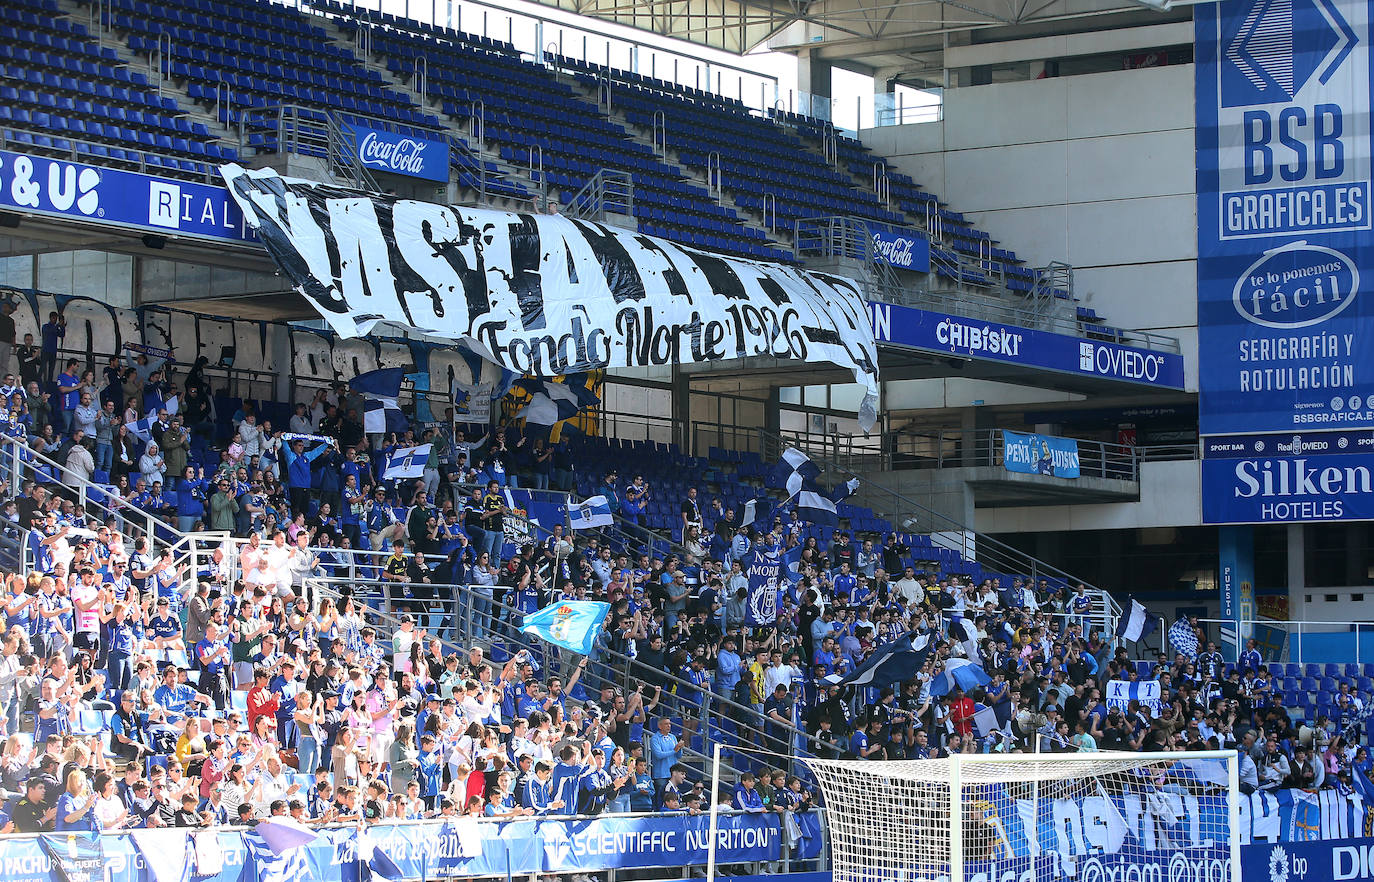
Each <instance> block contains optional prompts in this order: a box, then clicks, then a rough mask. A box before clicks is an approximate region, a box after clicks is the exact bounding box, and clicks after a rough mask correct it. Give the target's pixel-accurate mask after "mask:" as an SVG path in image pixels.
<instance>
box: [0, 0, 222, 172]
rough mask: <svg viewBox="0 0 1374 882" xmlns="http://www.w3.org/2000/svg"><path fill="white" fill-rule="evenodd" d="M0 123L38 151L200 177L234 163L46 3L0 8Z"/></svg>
mask: <svg viewBox="0 0 1374 882" xmlns="http://www.w3.org/2000/svg"><path fill="white" fill-rule="evenodd" d="M0 73H3V78H0V126H3V127H4V128H5V129H6V131H7V133H8V135H9V137H10V139H11V140H12V141H14V142H15V143H18V144H23V145H26V148H29V149H34V150H36V151H37V152H53V153H57V154H60V155H64V156H73V155H74V156H75V157H76V158H78V159H82V160H86V161H90V162H95V163H97V164H111V163H113V164H133V165H138V166H145V167H146V166H151V167H152V169H153V170H154V171H159V172H164V171H165V172H168V173H172V174H178V175H180V174H185V173H191V174H195V175H204V174H205V173H206V171H207V169H208V168H209V167H211V166H214V165H218V164H220V163H222V162H226V161H231V160H234V159H237V158H238V152H237V151H236V150H235V149H234V148H232V147H229V146H226V145H224V144H222V143H220V142H219V141H217V140H216V138H215V137H214V135H213V134H212V133H211V132H210V131H208V130H207V128H206V127H205V125H204V124H203V123H200V122H195V121H192V120H190V119H188V118H187V116H186V114H185V112H184V110H183V109H182V108H181V107H180V106H179V105H178V104H177V102H176V100H175V99H173V98H170V97H168V96H165V95H159V94H158V92H157V89H156V88H155V87H153V86H151V85H150V84H149V81H148V77H147V75H146V74H145V73H143V72H142V71H141V70H139V69H137V68H134V67H130V66H128V65H125V64H124V63H123V60H122V59H121V58H120V56H119V54H118V53H117V52H116V51H115V50H114V48H112V47H110V46H102V45H100V43H99V42H98V41H96V40H95V39H93V38H92V37H91V36H90V34H89V33H88V31H87V29H86V26H85V25H83V24H80V23H78V22H74V21H72V20H70V19H68V18H65V17H62V12H61V10H60V9H59V8H58V7H57V4H56V3H55V2H54V0H37V2H33V3H30V4H27V6H26V8H24V9H22V10H21V9H19V8H17V7H15V6H0Z"/></svg>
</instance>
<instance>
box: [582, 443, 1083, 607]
mask: <svg viewBox="0 0 1374 882" xmlns="http://www.w3.org/2000/svg"><path fill="white" fill-rule="evenodd" d="M568 443H569V444H570V446H571V449H572V452H573V454H574V455H575V457H576V458H577V462H578V474H579V476H581V477H579V479H578V480H579V482H580V483H579V485H578V487H577V492H578V493H579V494H580V495H582V496H583V497H586V496H591V495H595V494H597V493H600V492H603V491H602V490H601V489H599V488H598V485H599V483H600V481H601V480H602V476H603V475H604V474H605V473H606V472H607V471H609V470H610V469H612V468H615V469H616V470H617V471H618V472H619V474H620V478H621V485H622V487H623V485H624V484H626V483H628V482H629V481H630V480H631V479H633V477H634V476H635V475H643V476H644V478H645V480H646V481H647V482H648V483H649V485H650V486H651V487H652V488H653V494H652V499H653V501H651V502H650V503H649V505H648V509H647V510H646V512H645V517H646V520H647V526H648V527H649V528H650V529H653V530H658V531H662V532H665V533H666V532H668V531H670V530H673V529H674V528H675V527H676V526H677V525H678V524H679V522H680V518H679V509H678V504H679V501H680V500H681V499H682V498H683V497H685V496H686V494H687V488H688V487H696V488H698V490H699V491H701V492H702V493H703V494H704V496H703V497H702V498H704V499H710V498H712V497H717V496H718V497H720V499H721V501H722V502H723V503H724V504H725V506H726V507H727V508H734V510H735V511H737V512H738V511H741V510H742V509H743V506H744V503H745V502H747V501H748V500H750V499H754V498H755V497H756V496H757V495H758V493H759V490H760V488H762V487H765V486H767V477H768V475H769V474H770V473H771V472H772V470H773V464H771V463H765V462H763V460H762V459H761V458H760V457H759V454H757V453H752V452H741V451H736V450H725V449H722V448H716V447H712V448H710V450H709V451H708V452H707V455H706V456H704V457H698V456H687V455H685V454H683V453H682V451H681V449H680V448H679V447H678V446H677V445H676V444H662V443H655V442H651V441H625V440H621V439H615V438H594V437H586V436H578V437H575V438H572V439H570V440H569V441H568ZM584 464H585V467H584ZM774 489H780V488H774ZM836 511H837V513H838V514H839V516H840V519H841V527H842V528H843V529H846V530H849V531H850V532H852V533H854V534H857V535H859V536H864V535H873V536H876V537H885V536H886V535H887V534H889V533H897V534H898V535H899V536H900V538H901V540H902V542H903V543H905V544H906V545H907V546H909V547H910V549H911V551H910V553H909V554H908V555H907V557H906V559H905V561H904V563H909V564H911V565H912V566H915V567H917V568H918V569H919V570H921V571H924V572H939V573H942V574H947V575H955V574H958V575H965V576H969V577H972V578H973V579H974V580H975V581H980V582H981V581H982V580H983V579H991V580H992V581H993V582H994V583H995V584H997V585H999V586H1001V587H1005V588H1010V587H1011V585H1012V580H1013V579H1014V578H1016V577H1017V576H1025V575H1026V574H1022V573H1004V572H995V571H993V570H991V569H984V568H983V566H982V565H981V564H979V563H978V562H977V561H972V560H968V559H966V558H965V557H964V556H963V555H962V554H960V553H959V552H958V551H957V550H954V549H950V548H942V547H940V546H938V545H936V544H935V543H934V542H933V541H932V540H931V537H930V536H928V535H923V534H919V533H917V534H907V533H905V532H903V531H901V530H899V529H897V528H896V527H894V526H893V525H892V524H891V523H890V522H889V521H888V520H886V519H885V518H882V517H879V516H878V515H876V514H875V513H874V512H873V510H872V509H869V508H867V507H864V506H858V505H852V504H849V503H847V502H841V503H840V504H839V505H838V506H836ZM834 529H835V528H833V527H829V526H824V527H817V526H814V525H806V526H805V527H803V528H802V537H803V541H804V540H805V539H806V538H809V537H815V538H816V540H817V542H818V544H819V545H820V547H821V548H825V547H826V546H827V544H828V542H829V540H830V536H831V534H832V532H833V531H834ZM614 544H615V540H612V545H613V546H614ZM655 548H656V550H657V551H658V552H659V553H662V554H666V553H668V551H669V547H668V546H667V544H666V543H662V542H661V540H660V541H656V542H655ZM617 550H619V549H617ZM1046 581H1047V582H1048V583H1050V586H1051V587H1052V588H1059V587H1061V586H1062V584H1063V582H1062V580H1053V579H1047V580H1046Z"/></svg>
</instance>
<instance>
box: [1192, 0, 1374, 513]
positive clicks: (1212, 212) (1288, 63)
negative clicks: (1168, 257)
mask: <svg viewBox="0 0 1374 882" xmlns="http://www.w3.org/2000/svg"><path fill="white" fill-rule="evenodd" d="M1371 8H1374V7H1371V4H1370V3H1369V2H1368V0H1291V2H1287V0H1284V2H1278V0H1229V2H1226V3H1207V4H1202V5H1199V6H1197V7H1196V8H1195V10H1194V11H1195V13H1196V14H1195V16H1194V21H1195V23H1196V24H1195V27H1196V43H1197V46H1196V73H1197V78H1196V108H1197V111H1196V113H1197V136H1196V137H1197V194H1198V205H1197V215H1198V353H1199V356H1198V359H1199V360H1198V367H1199V370H1198V375H1199V386H1200V389H1199V391H1200V406H1199V425H1200V430H1201V434H1203V435H1221V434H1239V433H1246V432H1291V431H1294V430H1300V431H1309V432H1310V431H1315V430H1321V429H1347V428H1359V427H1367V426H1370V425H1374V330H1371V327H1374V325H1372V324H1371V321H1372V320H1374V295H1370V294H1367V293H1364V288H1367V287H1368V286H1369V284H1370V283H1371V282H1374V237H1371V235H1370V230H1371V214H1370V208H1371V207H1370V189H1371V171H1370V155H1371V137H1370V135H1371V125H1374V115H1371V113H1370V101H1371V67H1370V39H1371V30H1370V18H1371V14H1370V10H1371ZM1290 467H1291V466H1290ZM1209 471H1210V474H1209ZM1209 471H1208V470H1205V471H1204V490H1203V492H1204V496H1210V497H1212V502H1213V503H1214V507H1216V506H1220V505H1221V500H1220V499H1219V497H1224V496H1227V495H1228V493H1227V490H1228V489H1229V487H1230V484H1229V481H1228V483H1227V485H1226V486H1210V485H1209V484H1208V478H1209V476H1210V477H1216V476H1217V474H1216V473H1217V472H1218V471H1219V470H1218V469H1213V470H1209ZM1238 498H1240V497H1238ZM1223 507H1224V506H1223ZM1343 508H1344V510H1345V511H1346V514H1344V515H1328V516H1327V517H1332V518H1340V517H1346V518H1348V517H1351V516H1353V515H1352V514H1351V512H1352V510H1353V509H1352V507H1351V506H1349V505H1345V506H1343ZM1315 510H1327V511H1330V510H1331V508H1330V507H1324V506H1320V505H1319V506H1317V507H1316V509H1315ZM1256 519H1258V518H1256ZM1317 519H1324V518H1323V517H1322V516H1320V515H1318V516H1317Z"/></svg>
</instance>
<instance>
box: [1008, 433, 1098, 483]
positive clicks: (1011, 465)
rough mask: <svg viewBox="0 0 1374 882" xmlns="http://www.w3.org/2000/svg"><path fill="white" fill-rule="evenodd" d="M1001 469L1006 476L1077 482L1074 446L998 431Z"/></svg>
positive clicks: (1068, 441)
mask: <svg viewBox="0 0 1374 882" xmlns="http://www.w3.org/2000/svg"><path fill="white" fill-rule="evenodd" d="M1002 465H1003V466H1004V467H1005V468H1006V470H1007V471H1009V472H1021V473H1022V474H1027V475H1049V476H1050V477H1054V478H1077V477H1078V474H1079V471H1078V442H1077V441H1075V440H1073V439H1072V438H1056V437H1055V436H1053V435H1028V434H1025V433H1023V432H1009V431H1007V430H1006V429H1003V430H1002Z"/></svg>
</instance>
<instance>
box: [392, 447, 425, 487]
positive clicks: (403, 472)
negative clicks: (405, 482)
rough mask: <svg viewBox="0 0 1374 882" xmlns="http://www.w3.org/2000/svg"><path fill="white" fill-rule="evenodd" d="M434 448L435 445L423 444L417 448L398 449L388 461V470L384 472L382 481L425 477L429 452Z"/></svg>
mask: <svg viewBox="0 0 1374 882" xmlns="http://www.w3.org/2000/svg"><path fill="white" fill-rule="evenodd" d="M433 447H434V445H433V444H421V445H419V446H417V447H398V448H396V449H395V450H394V451H392V453H391V456H390V457H389V458H388V459H387V461H386V470H385V471H383V472H382V480H384V481H390V480H392V479H394V478H419V477H423V476H424V473H425V463H426V462H428V461H429V452H430V450H431V449H433Z"/></svg>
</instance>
